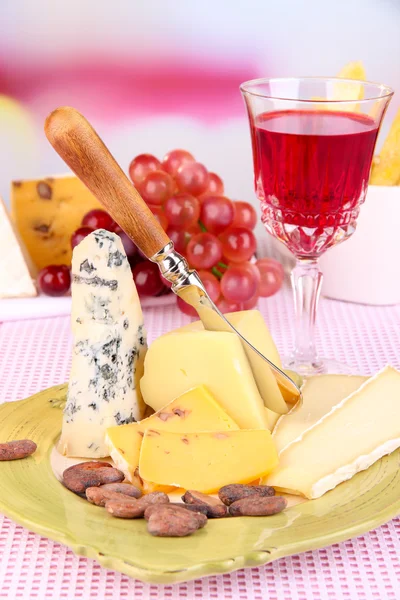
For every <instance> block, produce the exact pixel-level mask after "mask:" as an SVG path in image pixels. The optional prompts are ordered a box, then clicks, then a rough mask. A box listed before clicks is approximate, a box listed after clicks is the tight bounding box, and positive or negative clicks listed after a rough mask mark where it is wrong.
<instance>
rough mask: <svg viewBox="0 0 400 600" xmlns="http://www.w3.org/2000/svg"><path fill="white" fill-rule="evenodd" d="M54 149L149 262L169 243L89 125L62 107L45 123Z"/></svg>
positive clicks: (77, 113)
mask: <svg viewBox="0 0 400 600" xmlns="http://www.w3.org/2000/svg"><path fill="white" fill-rule="evenodd" d="M44 130H45V133H46V136H47V139H48V140H49V142H50V144H51V145H52V146H53V148H54V149H55V150H56V151H57V152H58V154H59V155H60V156H61V158H62V159H63V160H64V161H65V162H66V163H67V165H68V166H69V167H70V168H71V169H72V170H73V172H74V173H75V174H76V175H77V177H79V179H80V180H81V181H83V183H84V184H85V185H86V187H88V188H89V190H90V191H91V192H92V194H93V195H94V196H95V197H96V198H97V199H98V200H99V201H100V202H101V203H102V204H103V206H104V207H105V208H106V210H107V212H108V213H109V214H110V215H111V216H112V218H113V219H114V221H116V222H117V223H118V225H120V227H122V229H123V230H124V231H125V232H126V233H127V234H128V235H129V237H130V238H131V239H132V240H133V241H134V242H135V244H136V245H137V246H138V247H139V248H140V250H141V251H142V252H143V254H145V255H146V256H147V257H148V258H150V257H151V256H154V254H156V253H157V252H159V251H160V250H161V249H162V248H164V246H166V245H167V244H168V243H169V242H170V239H169V238H168V236H167V234H166V233H165V232H164V230H163V229H162V227H161V225H160V224H159V223H158V221H157V220H156V219H155V218H154V216H153V213H152V212H151V210H150V209H149V208H148V206H147V205H146V204H145V202H144V200H143V198H142V197H141V195H140V194H139V192H138V191H137V190H136V189H135V187H134V186H133V184H132V183H131V182H130V181H129V179H128V178H127V176H126V175H125V173H124V172H123V171H122V169H121V167H120V166H119V165H118V163H117V162H116V160H115V158H114V157H113V156H112V155H111V153H110V151H109V150H108V148H107V147H106V146H105V145H104V143H103V141H102V140H101V139H100V137H99V136H98V135H97V133H96V132H95V130H94V129H93V127H92V126H91V125H90V123H89V122H88V121H87V120H86V119H85V117H83V116H82V115H81V114H80V113H79V112H78V111H77V110H75V109H74V108H70V107H68V106H63V107H61V108H57V109H56V110H54V111H53V112H52V113H51V114H50V115H49V116H48V117H47V119H46V122H45V126H44Z"/></svg>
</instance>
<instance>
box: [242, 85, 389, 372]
mask: <svg viewBox="0 0 400 600" xmlns="http://www.w3.org/2000/svg"><path fill="white" fill-rule="evenodd" d="M240 90H241V92H242V95H243V97H244V100H245V104H246V107H247V112H248V116H249V121H250V131H251V140H252V146H253V161H254V175H255V177H254V181H255V189H256V194H257V196H258V199H259V200H260V203H261V211H262V217H261V218H262V221H263V223H264V225H265V228H266V229H267V231H268V232H269V233H271V234H272V235H273V236H275V237H276V238H278V240H280V241H281V242H283V243H284V244H285V245H286V246H287V248H288V249H289V250H290V251H291V252H292V253H293V254H294V255H295V257H296V266H295V267H294V269H293V272H292V276H291V279H292V286H293V290H294V301H295V313H296V333H295V349H294V352H293V355H292V356H291V358H290V361H289V364H287V365H286V366H287V367H289V368H291V369H294V370H296V371H297V372H299V373H301V374H302V375H306V376H307V375H312V374H316V373H323V372H340V371H342V372H346V369H343V368H338V365H337V364H334V363H333V362H331V363H330V362H329V361H327V360H324V359H321V358H319V357H318V355H317V351H316V346H315V317H316V311H317V305H318V298H319V294H320V290H321V283H322V273H321V271H320V270H319V267H318V258H319V256H320V255H321V254H322V253H323V252H325V251H326V250H327V249H328V248H331V247H332V246H334V245H335V244H338V243H340V242H343V241H344V240H346V239H347V238H349V237H350V236H351V235H352V234H353V233H354V231H355V229H356V222H357V217H358V214H359V211H360V207H361V204H362V203H363V202H364V200H365V196H366V192H367V188H368V179H369V174H370V169H371V163H372V158H373V153H374V148H375V143H376V139H377V136H378V132H379V128H380V125H381V122H382V118H383V116H384V114H385V111H386V108H387V106H388V104H389V101H390V99H391V97H392V95H393V91H392V90H391V89H390V88H389V87H387V86H385V85H381V84H375V83H369V82H365V81H355V80H350V79H349V80H347V79H338V78H326V77H301V78H273V79H255V80H253V81H247V82H246V83H243V84H242V85H241V86H240ZM343 268H346V265H343Z"/></svg>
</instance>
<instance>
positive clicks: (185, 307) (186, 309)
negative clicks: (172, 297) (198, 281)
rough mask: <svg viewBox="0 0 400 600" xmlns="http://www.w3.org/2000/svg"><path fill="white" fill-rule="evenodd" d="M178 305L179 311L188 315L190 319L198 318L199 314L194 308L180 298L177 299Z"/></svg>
mask: <svg viewBox="0 0 400 600" xmlns="http://www.w3.org/2000/svg"><path fill="white" fill-rule="evenodd" d="M176 303H177V305H178V308H179V310H180V311H181V312H183V313H184V314H185V315H188V316H189V317H198V314H197V312H196V311H195V309H194V308H193V306H191V305H190V304H188V303H187V302H185V301H184V300H182V298H179V296H178V297H177V299H176Z"/></svg>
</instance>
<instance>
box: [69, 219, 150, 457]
mask: <svg viewBox="0 0 400 600" xmlns="http://www.w3.org/2000/svg"><path fill="white" fill-rule="evenodd" d="M71 323H72V333H73V338H74V344H73V351H72V366H71V376H70V380H69V387H68V396H67V403H66V407H65V410H64V419H63V428H62V434H61V439H60V442H59V446H58V449H59V451H60V452H61V453H62V454H64V455H66V456H79V457H85V458H100V457H104V456H108V454H109V451H108V449H107V446H106V444H105V433H106V430H107V428H108V427H112V426H114V425H123V424H126V423H132V422H134V421H137V420H140V419H141V418H142V417H143V415H144V403H143V401H142V398H141V395H140V388H139V380H140V378H141V376H142V374H143V361H144V355H145V352H146V348H147V347H146V334H145V331H144V326H143V316H142V309H141V306H140V301H139V297H138V294H137V291H136V287H135V283H134V281H133V278H132V273H131V269H130V265H129V262H128V259H127V257H126V254H125V251H124V248H123V246H122V243H121V240H120V238H119V237H118V236H117V235H115V234H114V233H110V232H108V231H105V230H103V229H99V230H97V231H94V232H93V233H91V234H90V235H88V236H87V237H86V238H85V239H84V240H83V241H82V242H81V243H80V244H79V245H78V246H77V247H76V248H75V250H74V253H73V258H72V311H71Z"/></svg>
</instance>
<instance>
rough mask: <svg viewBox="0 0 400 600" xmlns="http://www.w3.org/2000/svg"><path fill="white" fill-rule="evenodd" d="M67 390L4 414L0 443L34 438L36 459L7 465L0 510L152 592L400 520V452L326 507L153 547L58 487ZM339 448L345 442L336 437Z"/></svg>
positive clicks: (245, 521) (221, 526)
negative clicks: (55, 458)
mask: <svg viewBox="0 0 400 600" xmlns="http://www.w3.org/2000/svg"><path fill="white" fill-rule="evenodd" d="M65 391H66V388H65V386H56V387H53V388H50V389H48V390H45V391H44V392H41V393H40V394H36V395H35V396H32V397H31V398H28V399H27V400H22V401H20V402H11V403H8V404H4V405H2V406H1V407H0V440H1V441H8V440H13V439H22V438H30V439H32V440H34V441H35V442H36V443H37V444H38V450H37V452H36V453H35V454H34V455H33V456H32V457H30V458H28V459H26V460H21V461H15V462H0V482H1V486H0V490H1V491H0V511H1V512H4V513H5V514H6V515H8V516H9V517H11V518H12V519H14V520H15V521H17V522H18V523H21V524H22V525H24V526H25V527H27V528H29V529H31V530H32V531H35V532H37V533H39V534H41V535H44V536H46V537H49V538H52V539H54V540H57V541H59V542H62V543H63V544H66V545H67V546H70V547H71V548H72V550H73V551H74V552H76V554H80V555H83V556H88V557H90V558H95V559H96V560H97V561H98V562H99V563H100V564H102V565H103V566H105V567H107V568H110V569H115V570H117V571H121V572H123V573H126V574H127V575H130V576H132V577H135V578H137V579H141V580H143V581H148V582H152V583H176V582H179V581H185V580H188V579H194V578H197V577H203V576H206V575H212V574H215V573H228V572H230V571H234V570H235V569H239V568H242V567H252V566H255V565H262V564H264V563H267V562H270V561H272V560H275V559H277V558H280V557H283V556H288V555H290V554H297V553H299V552H304V551H305V550H312V549H315V548H320V547H323V546H326V545H328V544H333V543H335V542H340V541H342V540H345V539H348V538H350V537H352V536H355V535H357V534H361V533H365V532H366V531H368V530H370V529H373V528H375V527H377V526H379V525H381V524H383V523H385V522H386V521H388V520H389V519H391V518H392V517H394V516H396V515H397V514H399V513H400V469H399V466H400V465H399V462H400V452H399V451H397V452H394V453H393V454H392V455H390V456H388V457H385V458H383V459H382V460H380V461H378V462H377V463H376V464H375V465H373V466H372V467H371V468H370V469H368V470H367V471H364V472H362V473H359V474H358V475H356V477H354V478H353V479H352V480H351V481H348V482H346V483H343V484H342V485H340V486H338V487H337V488H336V489H335V490H333V491H331V492H329V493H327V494H326V495H325V496H323V497H322V498H320V499H318V500H313V501H309V502H304V503H303V504H299V505H297V506H293V507H292V508H289V509H287V510H286V511H285V512H284V513H282V514H280V515H275V516H273V517H268V518H265V517H264V518H258V517H257V518H255V517H247V518H246V517H242V518H235V519H221V520H215V521H210V522H209V523H208V525H207V527H205V528H204V529H202V530H200V531H198V532H197V533H196V534H195V535H193V536H191V537H188V538H182V539H171V538H170V539H168V538H153V537H151V536H150V535H149V534H148V533H147V532H146V524H145V522H144V521H141V520H132V521H124V520H119V519H115V518H113V517H111V516H109V515H108V514H107V513H106V512H105V511H104V510H103V509H101V508H98V507H96V506H92V505H91V504H89V503H88V502H86V501H85V500H83V499H81V498H79V497H77V496H75V495H74V494H72V493H71V492H69V491H68V490H66V489H65V488H64V487H63V486H62V485H61V484H60V483H59V481H57V479H56V477H55V476H54V474H53V471H52V468H51V465H50V454H51V451H52V448H53V446H54V442H55V440H56V439H57V437H58V436H59V434H60V429H61V417H62V413H61V407H62V405H63V400H64V398H65ZM338 443H340V437H339V438H338Z"/></svg>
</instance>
